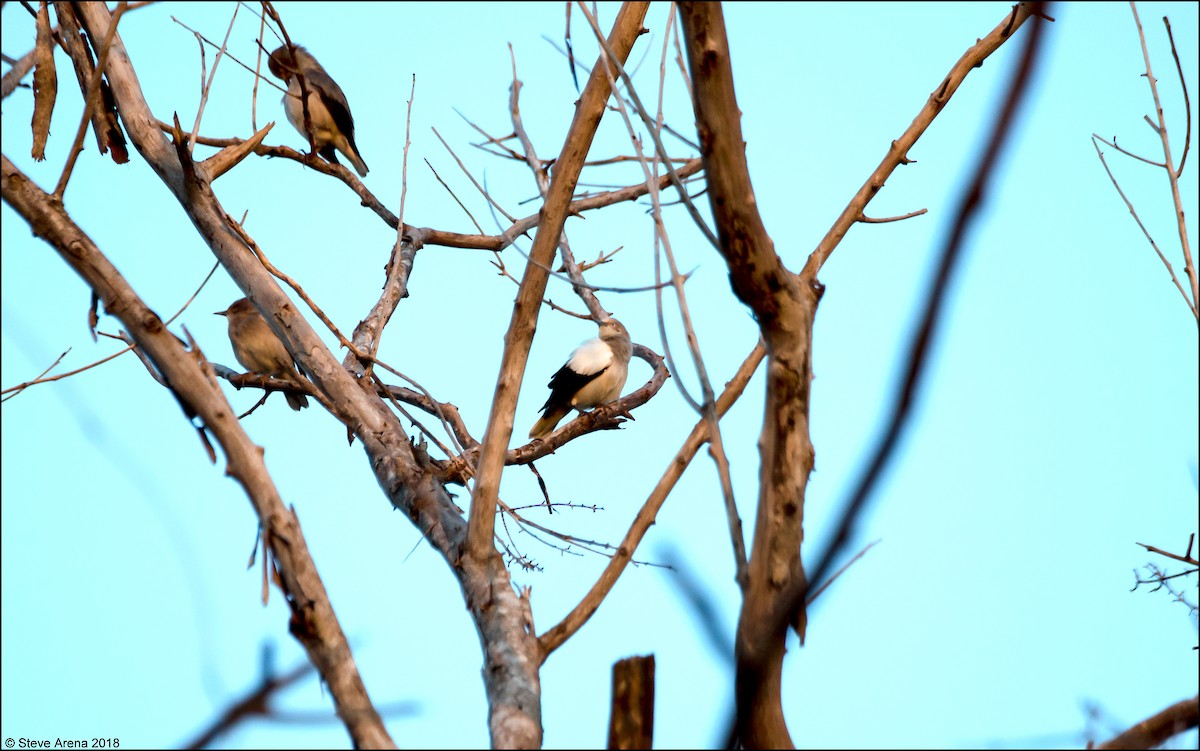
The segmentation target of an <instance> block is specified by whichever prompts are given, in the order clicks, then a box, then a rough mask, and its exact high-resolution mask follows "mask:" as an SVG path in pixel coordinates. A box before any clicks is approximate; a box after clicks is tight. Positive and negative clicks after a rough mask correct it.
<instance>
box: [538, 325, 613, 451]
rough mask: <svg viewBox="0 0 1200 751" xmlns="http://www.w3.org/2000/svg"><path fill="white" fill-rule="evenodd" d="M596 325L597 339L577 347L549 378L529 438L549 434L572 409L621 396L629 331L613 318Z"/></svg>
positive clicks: (590, 405)
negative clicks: (598, 328) (538, 415)
mask: <svg viewBox="0 0 1200 751" xmlns="http://www.w3.org/2000/svg"><path fill="white" fill-rule="evenodd" d="M599 325H600V336H599V337H598V338H596V339H589V340H588V341H586V342H584V343H583V344H581V345H579V346H578V347H577V348H576V349H575V351H574V352H572V353H571V357H570V358H568V359H567V363H566V364H565V365H563V366H562V367H561V368H559V369H558V372H557V373H555V374H554V376H553V377H551V378H550V384H549V385H550V398H549V399H547V400H546V403H545V404H544V405H542V409H541V410H540V411H541V412H542V413H543V414H542V416H541V418H540V419H539V420H538V421H537V422H536V423H534V425H533V427H532V428H531V429H530V431H529V437H530V438H545V437H546V436H548V435H550V434H551V433H553V432H554V429H555V428H556V427H558V423H559V421H560V420H562V419H563V418H564V417H566V415H567V413H568V412H570V411H571V410H572V409H577V410H579V411H580V412H582V411H584V410H585V409H591V408H592V407H595V406H597V405H600V404H605V403H607V402H611V401H614V400H615V399H617V398H618V397H620V396H621V389H622V388H624V387H625V379H626V378H627V377H628V376H629V356H630V355H631V354H632V351H633V345H632V344H631V343H630V340H629V332H628V331H626V330H625V327H624V326H623V325H621V322H620V321H618V320H617V319H615V318H607V319H605V320H604V321H601V322H600V324H599Z"/></svg>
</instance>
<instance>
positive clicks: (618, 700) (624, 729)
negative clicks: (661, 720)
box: [608, 655, 654, 749]
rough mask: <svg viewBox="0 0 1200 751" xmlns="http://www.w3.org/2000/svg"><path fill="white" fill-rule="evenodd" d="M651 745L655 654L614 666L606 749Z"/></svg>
mask: <svg viewBox="0 0 1200 751" xmlns="http://www.w3.org/2000/svg"><path fill="white" fill-rule="evenodd" d="M653 745H654V655H646V656H645V657H627V658H625V659H624V660H618V661H617V663H616V664H615V665H613V674H612V715H611V716H610V717H609V720H608V747H609V748H618V749H627V748H652V747H653Z"/></svg>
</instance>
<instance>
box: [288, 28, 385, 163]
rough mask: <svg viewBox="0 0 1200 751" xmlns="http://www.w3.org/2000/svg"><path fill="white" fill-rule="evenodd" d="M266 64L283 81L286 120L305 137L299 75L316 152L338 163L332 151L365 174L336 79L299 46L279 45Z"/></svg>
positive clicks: (351, 122)
mask: <svg viewBox="0 0 1200 751" xmlns="http://www.w3.org/2000/svg"><path fill="white" fill-rule="evenodd" d="M267 67H268V68H270V69H271V73H273V74H275V76H276V77H278V78H280V79H282V80H284V81H286V82H287V85H288V88H287V93H286V94H284V95H283V100H282V101H283V109H284V112H286V113H287V118H288V121H289V122H291V124H292V125H293V126H294V127H295V128H296V130H298V131H300V135H302V136H304V137H305V138H308V136H309V133H308V131H307V130H306V129H305V127H304V105H303V104H302V103H301V101H300V96H301V93H300V92H301V87H300V79H301V78H303V79H304V91H306V92H308V122H309V123H310V124H311V125H312V139H311V140H312V143H313V146H314V147H315V148H316V150H317V153H318V154H320V155H321V156H323V157H325V159H326V160H328V161H330V162H333V163H334V164H340V162H338V159H337V154H336V153H335V150H336V151H340V152H342V155H343V156H345V157H346V158H347V159H349V160H350V163H351V164H352V165H354V170H355V171H356V172H358V176H359V177H366V176H367V163H366V162H364V161H363V159H362V157H361V156H360V155H359V153H358V146H357V145H355V143H354V117H353V116H352V115H351V114H350V103H349V102H347V101H346V95H345V94H343V93H342V88H341V87H340V86H338V85H337V82H335V81H334V80H333V78H331V77H330V76H329V74H328V73H326V72H325V69H324V68H322V67H321V64H320V63H318V62H317V59H316V58H315V57H313V56H312V55H310V54H309V52H308V50H306V49H304V48H303V47H300V46H291V47H289V46H288V45H286V44H285V45H283V46H282V47H280V48H279V49H277V50H275V51H274V52H272V53H271V57H270V58H269V59H268V60H267Z"/></svg>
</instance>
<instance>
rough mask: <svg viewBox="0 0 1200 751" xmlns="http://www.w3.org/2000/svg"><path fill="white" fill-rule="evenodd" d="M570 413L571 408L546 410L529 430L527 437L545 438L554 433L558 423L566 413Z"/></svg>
mask: <svg viewBox="0 0 1200 751" xmlns="http://www.w3.org/2000/svg"><path fill="white" fill-rule="evenodd" d="M570 411H571V408H570V407H569V406H567V407H560V408H558V409H548V410H546V413H545V414H544V415H542V418H541V419H540V420H538V421H537V422H535V423H534V424H533V427H532V428H530V429H529V437H530V438H545V437H546V436H548V435H550V434H551V433H553V432H554V429H555V428H557V427H558V423H559V422H560V421H562V419H563V418H564V417H566V416H567V413H568V412H570Z"/></svg>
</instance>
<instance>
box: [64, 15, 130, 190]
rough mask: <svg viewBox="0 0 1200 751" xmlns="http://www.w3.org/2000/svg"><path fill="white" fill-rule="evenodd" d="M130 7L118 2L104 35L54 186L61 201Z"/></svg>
mask: <svg viewBox="0 0 1200 751" xmlns="http://www.w3.org/2000/svg"><path fill="white" fill-rule="evenodd" d="M128 7H129V5H128V4H127V3H126V2H125V0H121V2H120V3H118V4H117V7H116V9H114V10H113V12H112V25H111V26H109V27H108V33H107V34H105V35H104V43H103V44H102V45H100V49H99V50H98V51H97V53H96V67H95V69H94V70H92V80H91V81H90V82H89V83H88V89H87V94H86V95H85V96H84V97H83V114H82V115H81V116H80V118H79V128H78V129H77V130H76V131H75V142H74V143H73V144H72V145H71V152H70V154H69V155H68V156H67V163H66V164H65V165H64V166H63V171H62V174H61V175H60V176H59V178H58V185H56V186H55V188H54V198H55V199H56V200H58V201H60V202H61V201H62V199H63V194H64V193H66V190H67V182H68V181H69V180H70V179H71V173H72V172H73V171H74V170H75V161H76V160H77V159H79V155H80V154H81V153H82V152H83V137H84V135H86V134H87V127H88V124H89V123H90V122H91V120H92V109H93V108H95V107H98V106H99V96H100V82H101V80H103V78H104V67H105V65H107V64H108V51H109V50H110V49H111V48H112V42H113V37H115V36H116V34H117V24H118V23H119V22H120V21H121V16H122V15H124V14H125V11H126V10H127V9H128ZM94 41H95V40H93V42H94Z"/></svg>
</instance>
